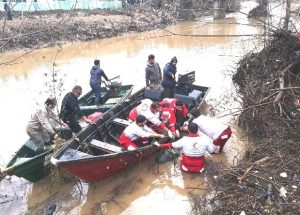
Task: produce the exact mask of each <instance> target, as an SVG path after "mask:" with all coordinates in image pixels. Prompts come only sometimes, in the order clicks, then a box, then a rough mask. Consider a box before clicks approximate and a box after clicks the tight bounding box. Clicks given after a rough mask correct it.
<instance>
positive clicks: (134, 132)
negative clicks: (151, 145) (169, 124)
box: [119, 115, 165, 151]
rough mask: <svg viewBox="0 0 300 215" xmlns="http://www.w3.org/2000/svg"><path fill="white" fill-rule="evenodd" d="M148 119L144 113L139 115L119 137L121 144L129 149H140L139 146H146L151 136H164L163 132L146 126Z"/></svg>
mask: <svg viewBox="0 0 300 215" xmlns="http://www.w3.org/2000/svg"><path fill="white" fill-rule="evenodd" d="M146 123H147V119H146V117H145V116H143V115H138V117H137V118H136V120H135V121H134V122H133V123H131V124H130V125H129V126H128V127H126V128H125V130H124V131H123V132H122V134H121V135H120V138H119V142H120V144H121V145H122V146H123V147H124V148H126V149H127V150H129V151H132V150H135V149H138V148H139V146H140V147H141V146H145V145H146V144H148V142H149V138H150V137H153V138H164V137H165V136H164V135H162V134H158V133H156V132H154V131H153V130H152V129H151V128H149V127H147V126H146Z"/></svg>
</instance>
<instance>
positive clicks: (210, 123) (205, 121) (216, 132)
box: [193, 115, 232, 153]
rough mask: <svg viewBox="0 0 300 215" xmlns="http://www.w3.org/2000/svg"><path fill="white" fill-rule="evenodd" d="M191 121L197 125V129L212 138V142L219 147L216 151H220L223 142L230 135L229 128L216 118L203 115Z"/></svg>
mask: <svg viewBox="0 0 300 215" xmlns="http://www.w3.org/2000/svg"><path fill="white" fill-rule="evenodd" d="M193 122H194V123H196V124H197V125H198V129H199V131H200V132H202V133H204V134H205V135H207V136H208V137H210V138H211V139H212V140H213V144H214V145H216V146H217V147H218V148H219V150H218V151H217V152H216V153H220V152H222V150H223V147H224V145H225V143H226V142H227V141H228V140H229V138H230V137H231V134H232V131H231V128H230V127H229V126H228V125H225V124H223V123H222V122H220V121H219V120H218V119H216V118H211V117H208V116H204V115H200V116H199V117H197V118H195V119H194V120H193Z"/></svg>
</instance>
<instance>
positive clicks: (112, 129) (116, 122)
mask: <svg viewBox="0 0 300 215" xmlns="http://www.w3.org/2000/svg"><path fill="white" fill-rule="evenodd" d="M208 90H209V88H208V87H202V86H197V85H192V86H191V87H190V88H188V89H186V88H184V89H177V93H176V94H175V98H178V99H181V100H183V101H184V102H185V103H186V105H187V106H188V109H189V110H191V109H193V108H198V107H195V106H197V105H199V104H200V103H201V101H202V100H203V99H204V97H205V95H206V92H207V91H208ZM161 97H162V92H160V91H153V90H147V89H146V90H142V91H139V92H137V93H135V94H133V95H132V96H131V97H130V98H129V99H126V100H125V101H123V102H122V103H120V104H118V105H117V106H115V107H114V108H112V109H111V110H109V111H107V112H106V113H105V114H104V115H103V116H102V118H100V119H99V120H97V121H96V122H95V123H94V124H91V125H89V126H88V127H86V128H85V129H83V130H82V131H81V132H79V133H78V135H77V136H76V137H75V138H73V139H71V140H70V143H69V144H68V147H66V149H65V150H62V151H61V153H59V154H58V155H57V156H56V158H59V159H60V160H72V159H77V158H89V157H93V156H99V155H105V154H114V153H120V152H126V150H125V149H123V148H122V146H120V144H119V136H120V134H121V133H122V132H123V130H124V129H125V128H126V127H127V126H128V125H129V124H130V121H128V114H129V112H130V110H131V109H132V108H134V107H136V106H137V105H139V104H140V102H141V100H142V99H145V98H149V99H152V100H153V101H159V100H160V99H161ZM138 150H143V149H142V148H140V149H138Z"/></svg>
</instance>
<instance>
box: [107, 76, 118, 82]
mask: <svg viewBox="0 0 300 215" xmlns="http://www.w3.org/2000/svg"><path fill="white" fill-rule="evenodd" d="M117 78H120V75H117V76H115V77H113V78H111V79H108V81H112V80H114V79H117Z"/></svg>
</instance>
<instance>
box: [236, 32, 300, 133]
mask: <svg viewBox="0 0 300 215" xmlns="http://www.w3.org/2000/svg"><path fill="white" fill-rule="evenodd" d="M299 50H300V46H299V43H298V42H297V39H296V37H295V36H293V35H291V34H288V33H286V32H277V33H276V34H274V39H273V40H272V41H271V42H270V44H269V45H267V46H266V47H265V48H264V49H263V50H262V51H260V52H259V53H251V54H248V55H247V56H245V58H244V59H242V60H241V61H240V62H239V68H238V69H237V73H236V74H235V75H234V77H233V81H234V83H235V85H236V88H237V89H238V93H239V94H240V96H241V97H242V98H243V110H244V111H243V112H242V114H241V115H240V118H239V125H240V126H241V127H242V128H243V129H247V130H248V131H249V133H250V134H252V135H254V136H256V137H260V138H262V137H274V135H276V136H277V137H288V138H291V136H292V137H297V138H298V137H300V136H299V134H298V132H297V126H298V125H299V120H298V118H299V117H297V115H298V114H297V113H298V108H299V107H300V105H299V97H300V76H299V75H300V58H299V56H298V54H299Z"/></svg>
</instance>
